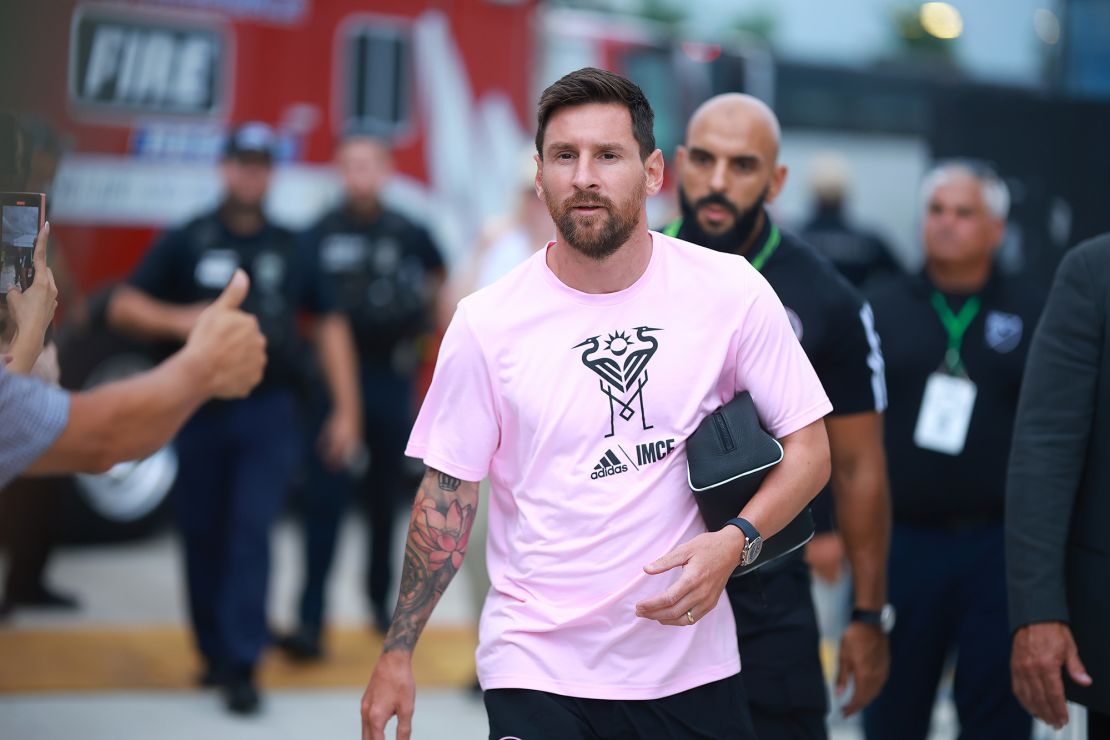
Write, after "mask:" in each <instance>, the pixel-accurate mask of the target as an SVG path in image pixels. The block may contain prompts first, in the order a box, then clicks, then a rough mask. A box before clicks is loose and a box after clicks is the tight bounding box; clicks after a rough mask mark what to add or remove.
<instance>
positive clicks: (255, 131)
mask: <svg viewBox="0 0 1110 740" xmlns="http://www.w3.org/2000/svg"><path fill="white" fill-rule="evenodd" d="M276 153H277V136H276V135H275V134H274V130H273V129H272V128H270V127H269V126H267V125H266V124H264V123H262V122H260V121H250V122H248V123H244V124H241V125H239V126H237V127H235V128H234V129H233V130H232V132H231V134H230V135H228V137H227V143H226V144H225V145H224V157H226V158H228V159H243V158H246V157H261V158H264V159H267V160H269V161H271V162H272V161H273V160H274V155H275V154H276Z"/></svg>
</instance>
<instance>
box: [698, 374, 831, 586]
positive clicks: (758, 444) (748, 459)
mask: <svg viewBox="0 0 1110 740" xmlns="http://www.w3.org/2000/svg"><path fill="white" fill-rule="evenodd" d="M782 456H783V451H782V445H781V444H779V441H778V440H777V439H775V438H774V437H772V436H771V435H770V434H768V433H767V432H766V431H765V430H764V429H763V427H762V426H760V424H759V417H758V416H757V415H756V412H755V404H754V403H752V397H751V395H750V394H749V393H748V392H747V391H744V392H743V393H741V394H739V395H737V396H736V398H734V399H732V400H731V401H729V402H728V403H727V404H725V405H724V406H722V407H721V408H719V409H717V410H716V411H714V412H713V413H712V414H710V415H709V416H707V417H705V418H704V419H702V420H701V423H700V424H698V428H697V429H695V430H694V433H693V434H692V435H690V438H689V439H687V440H686V465H687V474H688V476H689V480H690V490H692V491H693V492H694V500H695V501H696V502H697V504H698V510H699V511H701V516H702V519H704V520H705V527H706V529H707V530H709V531H710V532H716V531H717V530H719V529H720V528H721V527H723V526H725V523H726V522H727V521H728V520H729V519H732V518H733V517H735V516H739V514H740V510H741V509H743V508H744V505H745V504H747V503H748V501H750V500H751V498H752V496H754V495H755V493H756V491H758V490H759V487H760V485H762V483H763V479H764V478H765V477H767V473H769V472H770V470H771V468H773V467H774V466H776V465H778V464H779V462H780V461H781V460H782ZM813 531H814V524H813V513H812V512H811V511H810V510H809V507H808V506H807V507H806V508H805V509H803V510H802V513H801V514H799V515H798V516H797V517H795V518H794V520H793V521H792V522H790V523H789V524H788V525H786V527H784V528H783V529H782V530H781V531H779V532H777V533H776V534H775V536H774V537H768V538H765V539H764V541H763V550H762V551H761V552H760V554H759V557H758V558H757V559H756V561H755V562H754V563H752V564H751V565H746V566H739V567H737V568H736V571H735V572H734V573H733V574H732V577H733V578H735V577H737V576H741V575H744V574H746V573H750V572H752V571H755V570H758V569H759V568H762V567H763V566H765V565H767V564H769V563H772V562H774V561H775V560H776V559H778V558H781V557H782V556H783V555H786V554H788V553H791V552H793V551H795V550H797V549H798V548H800V547H802V546H803V545H805V543H807V542H809V541H810V539H812V537H813Z"/></svg>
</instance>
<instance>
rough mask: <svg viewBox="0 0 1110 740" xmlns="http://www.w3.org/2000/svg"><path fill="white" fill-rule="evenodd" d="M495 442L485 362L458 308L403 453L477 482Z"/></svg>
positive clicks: (496, 420) (486, 467)
mask: <svg viewBox="0 0 1110 740" xmlns="http://www.w3.org/2000/svg"><path fill="white" fill-rule="evenodd" d="M500 439H501V425H500V420H499V417H498V413H497V408H496V405H495V401H494V393H493V387H492V384H491V383H490V376H489V371H488V368H487V366H486V360H485V357H484V355H483V354H482V350H481V347H480V346H479V344H478V340H477V339H476V338H475V336H474V333H473V331H472V330H471V328H470V324H469V322H468V321H467V318H466V314H465V309H464V307H463V306H462V305H460V306H459V309H458V310H457V311H456V312H455V316H454V318H453V319H451V325H450V326H449V327H447V332H446V334H444V336H443V343H442V344H441V345H440V348H439V357H438V358H437V360H436V368H435V372H434V374H433V376H432V384H431V386H430V387H429V388H428V394H427V395H426V396H425V397H424V404H423V405H422V406H421V407H420V413H419V415H417V417H416V424H414V425H413V428H412V434H411V435H410V436H409V444H408V447H407V448H406V449H405V454H406V455H408V456H409V457H416V458H421V459H423V460H424V464H425V465H427V466H428V467H430V468H434V469H436V470H441V471H443V472H444V473H447V474H448V475H451V476H454V477H455V478H458V479H460V480H464V481H480V480H482V479H483V478H485V477H486V474H487V473H488V472H489V464H490V460H491V459H492V458H493V453H494V452H495V451H496V450H497V447H498V444H499V443H500Z"/></svg>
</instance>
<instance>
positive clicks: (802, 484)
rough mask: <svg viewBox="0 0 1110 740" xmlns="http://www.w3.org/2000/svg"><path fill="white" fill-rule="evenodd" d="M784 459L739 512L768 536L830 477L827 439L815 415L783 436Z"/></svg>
mask: <svg viewBox="0 0 1110 740" xmlns="http://www.w3.org/2000/svg"><path fill="white" fill-rule="evenodd" d="M782 447H783V460H782V462H781V463H780V464H778V465H776V466H775V467H774V468H773V469H772V470H771V472H770V473H769V474H768V475H767V478H766V479H765V480H764V481H763V485H762V486H760V488H759V492H758V493H756V495H755V496H753V497H752V499H751V501H749V502H748V505H747V506H745V507H744V510H743V511H742V512H740V516H742V517H744V518H745V519H747V520H748V521H750V522H751V523H752V524H754V525H755V527H756V528H757V529H758V530H759V533H760V534H761V535H762V536H763V537H764V538H767V537H771V536H773V535H774V534H775V533H777V532H778V531H779V530H780V529H782V528H783V527H785V526H786V525H787V524H789V523H790V522H791V520H793V519H794V517H796V516H797V515H798V513H799V512H800V511H801V510H802V509H803V508H805V506H806V504H808V503H809V502H810V501H812V500H813V497H814V496H816V495H817V493H818V492H819V491H820V490H821V488H822V486H824V485H825V482H826V481H828V479H829V443H828V437H827V436H826V434H825V423H824V421H822V420H820V419H818V420H817V421H815V422H813V423H812V424H810V425H808V426H805V427H803V428H801V429H799V430H798V431H796V432H794V433H793V434H789V435H787V436H786V437H783V439H782Z"/></svg>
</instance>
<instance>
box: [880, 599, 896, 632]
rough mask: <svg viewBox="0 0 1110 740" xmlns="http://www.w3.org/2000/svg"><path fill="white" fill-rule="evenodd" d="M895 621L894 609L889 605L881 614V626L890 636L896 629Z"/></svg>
mask: <svg viewBox="0 0 1110 740" xmlns="http://www.w3.org/2000/svg"><path fill="white" fill-rule="evenodd" d="M894 621H895V619H894V607H893V606H891V605H890V604H887V605H885V606H884V607H883V609H882V611H881V612H879V625H880V627H882V630H883V632H884V633H886V634H888V635H889V634H890V631H891V630H893V629H894Z"/></svg>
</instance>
